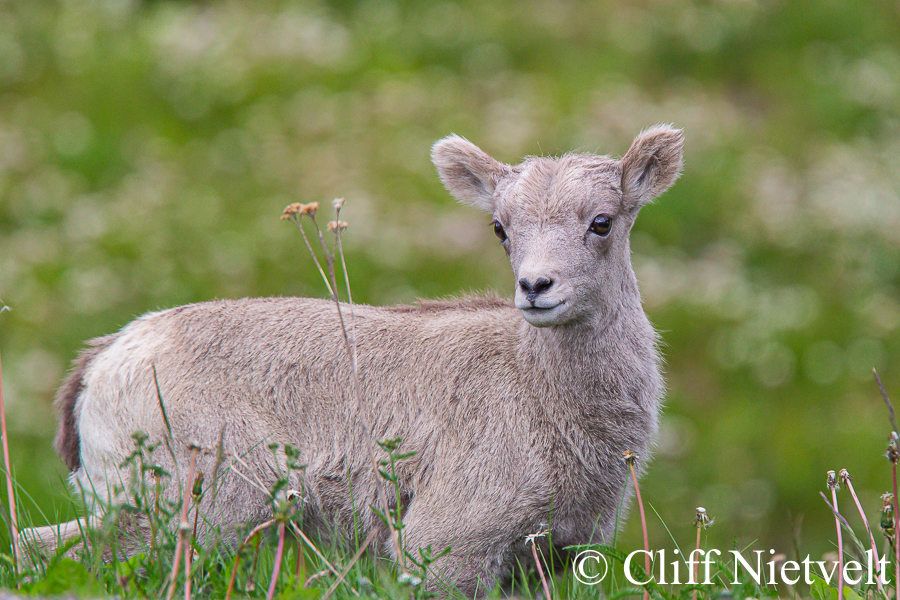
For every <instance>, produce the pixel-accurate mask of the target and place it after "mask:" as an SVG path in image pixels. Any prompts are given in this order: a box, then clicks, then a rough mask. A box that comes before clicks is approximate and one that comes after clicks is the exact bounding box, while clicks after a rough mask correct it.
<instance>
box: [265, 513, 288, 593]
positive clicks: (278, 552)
mask: <svg viewBox="0 0 900 600" xmlns="http://www.w3.org/2000/svg"><path fill="white" fill-rule="evenodd" d="M285 530H286V528H285V525H284V521H282V522H281V523H279V524H278V547H277V548H276V549H275V566H274V567H273V568H272V579H271V581H269V591H268V593H267V594H266V600H272V598H274V597H275V588H276V587H277V586H278V576H279V575H280V574H281V561H282V560H283V559H284V537H285Z"/></svg>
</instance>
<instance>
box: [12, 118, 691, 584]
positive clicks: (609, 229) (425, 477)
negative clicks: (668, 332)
mask: <svg viewBox="0 0 900 600" xmlns="http://www.w3.org/2000/svg"><path fill="white" fill-rule="evenodd" d="M682 144H683V137H682V132H681V131H680V130H677V129H674V128H672V127H669V126H664V125H661V126H656V127H653V128H651V129H648V130H645V131H644V132H642V133H640V134H639V135H638V136H637V137H636V138H635V140H634V142H633V144H632V146H631V148H630V149H629V150H628V152H627V153H626V154H625V156H624V157H623V158H621V159H613V158H610V157H607V156H595V155H592V154H569V155H565V156H562V157H561V158H557V159H552V158H545V157H532V158H528V159H526V160H525V161H524V162H522V163H521V164H519V165H516V166H511V165H506V164H502V163H500V162H498V161H496V160H494V159H493V158H491V157H490V156H488V155H487V154H486V153H484V152H483V151H482V150H480V149H479V148H477V147H476V146H474V145H473V144H471V143H469V142H468V141H466V140H465V139H463V138H461V137H458V136H455V135H451V136H449V137H447V138H444V139H442V140H440V141H438V142H437V143H436V144H435V145H434V148H433V152H432V158H433V161H434V164H435V165H436V166H437V170H438V172H439V174H440V178H441V180H442V181H443V183H444V185H445V186H446V187H447V189H448V190H449V191H450V192H451V193H452V194H453V195H454V196H456V198H458V199H459V200H461V201H462V202H465V203H467V204H470V205H472V206H474V207H476V208H480V209H482V210H485V211H487V212H489V213H490V214H491V215H492V227H493V230H494V233H496V235H497V237H498V238H499V239H500V243H501V244H502V246H503V248H504V250H506V253H507V254H508V255H509V259H510V262H511V264H512V269H513V272H514V276H515V302H514V305H515V306H511V305H509V304H508V302H506V301H503V300H500V299H497V298H464V299H461V300H457V301H436V302H427V301H423V302H421V303H419V304H416V305H413V306H396V307H384V308H382V307H371V306H361V305H357V306H355V307H354V308H353V311H354V314H355V320H354V322H355V336H356V341H357V344H358V373H359V379H360V384H361V389H362V390H364V397H363V403H362V406H363V407H364V408H363V410H364V411H365V413H366V415H365V416H366V419H367V422H368V424H369V426H370V427H371V432H370V436H365V435H363V433H362V430H361V428H360V427H358V426H357V422H358V411H359V409H358V405H357V403H356V402H355V401H354V400H353V397H352V394H351V391H350V390H351V384H350V382H351V371H350V362H349V358H348V354H347V353H346V351H345V348H344V341H343V337H342V334H341V328H340V326H339V323H338V315H337V311H336V310H335V305H334V304H333V303H332V302H330V301H325V300H316V299H299V298H266V299H244V300H219V301H212V302H203V303H199V304H192V305H188V306H182V307H179V308H173V309H171V310H164V311H161V312H156V313H150V314H147V315H144V316H143V317H140V318H139V319H137V320H135V321H134V322H132V323H131V324H129V325H128V326H126V327H125V328H124V329H122V330H121V331H120V332H119V333H116V334H113V335H110V336H107V337H103V338H99V339H97V340H94V341H93V342H91V344H90V346H91V347H90V348H89V349H88V350H86V351H84V352H83V354H82V355H81V356H80V358H78V359H77V360H76V361H75V366H74V369H73V371H72V373H71V374H70V375H69V377H68V379H67V380H66V381H65V383H64V384H63V386H62V388H61V389H60V392H59V394H58V397H57V400H56V404H57V408H58V410H59V412H60V419H61V422H60V426H59V431H58V433H57V438H56V447H57V449H58V450H59V452H60V453H61V455H62V457H63V459H64V461H65V463H66V465H68V467H69V468H70V469H71V471H72V474H71V481H72V484H73V486H74V487H75V488H76V489H77V490H83V491H84V492H85V493H87V494H89V495H91V496H95V497H96V498H97V499H98V502H96V506H95V507H94V508H93V510H95V514H99V513H102V511H103V505H104V504H105V503H107V502H108V501H109V499H112V500H113V501H114V502H115V501H116V500H117V499H118V500H121V499H122V498H121V491H120V489H117V488H116V484H120V483H121V482H126V481H128V478H129V477H130V476H131V475H130V473H131V471H129V470H128V469H126V468H122V467H120V465H122V463H123V461H124V460H125V459H126V457H128V455H129V454H131V453H132V452H133V451H134V440H133V438H132V434H133V433H135V432H137V431H143V432H145V433H146V434H147V435H148V436H149V440H150V441H154V440H156V441H159V440H161V439H163V438H164V437H165V436H166V435H167V431H168V429H167V425H166V422H165V420H164V418H163V415H162V412H161V410H160V402H159V398H158V395H157V382H158V390H159V394H160V395H161V397H162V398H163V399H164V403H165V410H166V413H167V416H168V423H169V424H170V427H171V438H170V442H171V443H170V445H171V448H172V449H173V451H174V457H176V458H177V460H176V461H173V460H172V456H170V455H169V454H167V453H166V452H162V451H158V452H157V453H156V454H154V459H158V461H159V462H160V464H161V465H162V466H163V467H164V468H166V469H168V470H169V471H170V472H171V473H173V474H174V473H176V470H175V466H176V465H175V464H173V462H177V464H178V465H180V471H179V472H180V473H181V476H182V477H183V476H184V472H185V470H186V469H185V465H186V464H187V463H188V462H189V457H190V452H189V451H188V450H187V446H188V444H189V442H192V443H194V444H197V445H199V446H200V447H201V448H203V452H202V453H201V454H200V456H199V458H198V469H199V470H201V471H205V472H206V473H207V474H209V473H211V472H212V470H213V466H214V463H215V460H216V457H215V454H216V448H217V446H218V444H219V440H220V431H221V430H222V428H223V426H225V430H224V431H225V433H224V438H223V446H224V449H225V451H226V454H227V455H228V456H237V457H240V459H241V462H240V463H239V464H240V466H238V463H234V464H233V465H232V466H233V467H234V468H233V469H231V468H229V467H228V464H227V463H228V461H226V464H225V465H224V466H223V468H222V469H221V470H220V482H219V489H218V492H217V498H216V506H215V507H210V506H208V505H206V506H201V510H202V511H203V510H205V513H204V514H206V518H207V519H208V520H209V521H210V523H211V524H212V525H219V526H222V527H223V528H225V529H228V528H229V527H233V526H234V525H235V524H237V523H247V522H250V523H260V522H262V521H263V520H265V519H267V518H269V516H271V510H272V508H271V501H270V498H269V497H268V496H267V495H266V494H265V493H263V492H262V491H261V490H259V489H257V488H256V487H255V486H251V485H250V484H248V482H247V481H246V479H254V480H257V481H260V482H263V483H264V484H265V485H269V484H271V483H272V482H274V481H275V478H276V472H277V469H276V465H275V460H276V459H275V458H274V457H273V456H274V455H273V453H272V452H271V451H270V449H269V448H268V445H269V444H270V443H272V442H276V443H278V444H281V445H284V444H289V445H291V446H293V447H295V448H296V449H297V450H298V451H299V461H298V462H299V463H302V464H305V465H306V468H305V470H302V471H293V472H292V475H291V477H292V479H291V481H290V484H291V486H292V487H293V488H294V489H296V490H302V492H301V493H302V494H303V501H304V526H305V527H309V528H311V529H314V530H317V531H320V532H330V533H334V532H335V530H337V532H339V533H341V534H345V535H347V536H348V537H350V538H351V539H352V537H353V533H354V527H359V532H360V533H361V535H360V537H359V539H363V538H365V536H366V535H368V534H369V533H371V532H373V531H375V532H377V537H376V540H377V545H378V548H380V551H381V552H382V553H383V554H385V555H388V556H390V557H392V558H396V556H394V554H395V551H394V549H393V546H392V544H391V543H390V539H389V533H388V531H387V530H386V528H385V526H384V524H383V523H382V522H381V521H380V520H379V518H378V517H377V516H376V515H375V514H374V513H373V511H372V509H371V507H372V506H376V507H378V506H380V502H382V499H381V498H378V497H377V495H378V493H379V492H378V490H379V489H380V486H379V485H376V479H375V478H376V476H375V474H374V473H373V468H372V464H371V461H370V460H369V450H368V447H370V446H371V440H372V439H375V440H383V439H388V438H402V444H401V450H402V451H403V452H415V455H414V456H413V457H412V458H408V459H406V460H403V461H401V462H400V463H399V467H398V468H399V487H400V490H401V495H400V497H401V504H402V507H401V510H402V514H403V522H404V524H405V528H404V530H403V535H404V542H405V543H404V545H405V546H406V547H407V548H410V549H412V550H413V551H415V549H416V548H420V547H422V548H424V547H427V546H429V545H430V546H431V547H432V548H433V549H435V551H437V550H440V549H443V548H445V547H448V546H449V547H450V548H451V551H450V553H449V554H447V555H446V556H444V557H443V558H442V559H440V561H439V562H438V563H436V573H437V576H436V577H439V578H442V579H443V580H444V581H447V582H449V583H452V584H453V585H455V586H457V587H458V588H459V589H460V590H461V591H462V592H463V593H465V594H467V595H470V596H471V595H480V594H482V593H483V592H485V591H487V590H489V589H490V588H491V587H492V586H493V585H494V584H495V583H496V582H497V581H498V580H502V579H503V578H504V577H505V576H508V575H509V574H510V572H511V568H512V567H513V566H514V565H515V564H516V560H518V559H521V560H523V561H524V560H527V556H528V554H526V553H528V552H529V550H528V549H527V548H526V546H525V544H524V539H525V536H527V535H529V534H535V533H538V532H540V531H541V530H543V529H546V528H547V527H548V526H549V527H551V528H552V542H553V544H555V545H556V546H559V547H565V546H569V545H573V544H584V543H590V542H595V541H599V540H602V539H609V537H610V534H611V533H613V530H614V528H615V520H616V513H617V506H618V504H619V502H620V500H621V498H622V497H623V493H624V492H623V489H624V486H625V483H626V477H627V470H626V469H627V468H626V466H625V464H624V463H623V460H622V455H623V452H624V451H626V450H631V451H633V452H635V453H637V454H638V455H639V456H641V457H644V458H646V457H647V455H648V453H649V451H650V447H651V445H652V442H653V438H654V435H655V433H656V431H657V421H658V413H659V408H660V397H661V395H662V392H663V380H662V376H661V374H660V368H659V362H660V358H659V355H658V352H657V335H656V333H655V332H654V330H653V328H652V327H651V326H650V323H649V322H648V320H647V317H646V315H645V314H644V311H643V309H642V307H641V299H640V296H639V294H638V286H637V280H636V278H635V275H634V272H633V270H632V267H631V261H630V249H629V232H630V230H631V227H632V225H633V223H634V221H635V217H636V216H637V213H638V210H639V209H640V208H641V207H642V206H643V205H644V204H646V203H648V202H649V201H651V200H652V199H654V198H655V197H656V196H658V195H659V194H661V193H662V192H664V191H665V190H666V189H667V188H668V187H669V186H670V185H671V184H672V183H673V182H674V181H675V180H676V179H677V178H678V176H679V174H680V170H681V167H682ZM376 451H377V452H379V454H380V456H383V453H382V452H381V451H380V450H377V449H376ZM236 471H242V472H241V473H237V472H236ZM239 475H241V476H239ZM245 478H246V479H245ZM301 479H302V481H301ZM178 487H179V486H178V485H172V486H170V487H169V491H168V492H166V493H167V494H169V495H170V496H171V497H172V498H175V497H176V496H177V494H178V489H177V488H178ZM351 488H352V497H351ZM387 495H388V496H389V499H388V502H389V503H391V504H392V505H393V503H394V501H395V494H394V490H393V489H389V490H388V492H387ZM208 501H209V498H204V502H207V503H208ZM89 509H90V507H89ZM354 511H356V512H357V516H356V518H354ZM551 513H552V515H551ZM267 515H268V516H267ZM79 526H80V523H79V522H76V521H72V522H70V523H67V524H63V525H60V526H51V527H45V528H40V529H36V530H30V531H28V532H23V538H24V539H25V540H27V541H30V542H32V543H33V542H38V543H43V544H49V545H51V546H55V545H56V544H57V543H58V542H59V539H58V538H59V537H61V538H67V537H72V536H73V535H77V534H78V529H79ZM335 528H336V529H335ZM140 529H141V527H140V525H138V530H140ZM542 543H547V542H546V539H545V540H544V541H543V542H542ZM432 584H434V582H432Z"/></svg>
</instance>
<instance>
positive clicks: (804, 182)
mask: <svg viewBox="0 0 900 600" xmlns="http://www.w3.org/2000/svg"><path fill="white" fill-rule="evenodd" d="M658 122H672V123H675V124H676V125H678V126H680V127H683V128H684V129H685V131H686V136H687V149H686V168H685V172H684V175H683V177H682V179H681V180H680V181H679V182H678V183H677V184H676V185H675V187H674V188H672V190H671V191H669V192H668V193H667V194H666V195H665V196H664V197H663V198H662V199H661V200H660V201H659V202H658V203H656V204H654V205H651V206H649V207H647V208H645V209H644V211H643V213H642V215H641V217H640V218H639V220H638V223H637V225H636V227H635V231H634V234H633V250H634V263H635V269H636V272H637V274H638V278H639V280H640V284H641V290H642V293H643V296H644V300H645V304H646V310H647V312H648V314H649V315H650V317H651V320H652V321H653V322H654V323H655V324H656V326H657V327H658V328H659V329H660V330H661V331H662V335H663V339H664V340H665V354H666V357H667V362H668V366H667V371H668V382H669V393H668V399H667V409H666V416H665V419H664V421H663V429H662V435H661V438H660V444H659V449H658V452H657V454H656V457H655V460H654V461H653V462H652V464H651V466H650V470H649V472H648V474H647V476H646V478H645V479H644V482H643V494H644V498H645V499H646V500H647V501H648V502H649V503H650V504H652V505H653V507H654V509H655V510H656V511H658V512H659V514H660V516H661V517H662V519H663V520H664V521H665V523H666V525H667V526H668V527H669V528H670V529H671V530H672V532H673V533H674V535H675V536H676V537H677V538H678V540H679V542H680V543H681V544H686V545H690V544H691V543H692V542H691V540H692V539H693V530H692V528H691V522H692V519H693V515H694V508H695V507H696V506H698V505H702V506H705V507H706V508H707V509H708V511H709V514H710V515H711V516H713V517H715V519H716V524H715V526H714V527H713V528H712V529H711V530H710V533H709V534H710V536H711V539H710V544H711V545H717V546H718V547H720V548H724V549H727V548H730V547H731V544H732V543H733V542H734V541H735V540H737V543H738V545H739V546H744V545H747V544H752V545H753V547H754V548H760V549H767V548H770V547H771V548H775V549H776V550H777V551H779V552H787V553H788V554H791V553H792V548H793V547H794V543H795V541H796V542H797V544H798V545H799V548H800V549H801V550H802V555H806V554H812V555H814V556H818V555H820V554H821V553H822V552H825V551H828V550H829V549H831V548H832V546H833V543H834V542H833V539H834V525H833V520H831V516H830V514H829V512H828V509H827V508H826V507H825V505H824V503H823V502H822V501H821V499H820V498H819V495H818V492H819V490H822V489H824V483H825V472H826V470H828V469H840V468H842V467H846V468H848V469H849V470H850V472H851V473H852V474H853V475H854V477H855V479H854V481H855V484H856V488H857V491H858V492H859V494H860V496H861V499H862V501H863V504H864V505H865V506H866V507H867V508H868V509H869V512H870V514H869V519H870V520H871V521H874V522H876V523H877V520H878V519H877V511H878V509H879V508H880V505H881V503H880V500H879V499H878V496H879V495H880V494H881V493H882V492H884V491H886V490H887V489H888V488H889V486H890V470H889V465H888V463H887V461H886V460H885V459H884V458H883V451H884V448H885V441H886V438H887V434H888V431H889V424H888V420H887V418H886V410H885V407H884V404H883V402H882V400H881V399H880V395H879V394H878V391H877V389H876V387H875V385H874V383H873V378H872V374H871V371H872V367H877V368H878V369H879V372H880V373H881V374H882V376H883V378H884V379H885V382H886V384H887V388H888V390H889V392H890V391H893V392H894V395H895V400H900V372H898V366H900V364H898V362H900V361H898V359H897V357H898V356H900V334H898V326H900V302H898V284H900V193H898V192H900V8H898V4H897V3H896V2H895V1H894V0H854V1H849V0H825V1H820V2H808V1H799V2H777V1H774V0H712V1H696V2H695V1H686V0H665V1H659V2H655V1H651V0H646V1H621V0H617V1H615V2H593V3H591V2H576V1H564V0H535V1H523V0H506V1H496V2H475V1H455V0H442V1H438V2H423V1H413V0H377V1H376V0H371V1H368V2H350V1H341V0H334V1H331V2H329V1H318V2H317V1H314V0H311V1H308V2H307V1H300V2H278V3H271V2H255V3H242V2H207V3H189V2H139V1H136V0H107V1H99V0H77V1H71V2H61V3H60V2H38V1H33V2H28V1H22V2H19V1H16V0H10V1H7V2H3V3H2V4H0V298H2V300H3V302H5V303H6V304H7V305H9V306H10V307H11V309H12V311H11V312H4V313H3V314H2V315H0V350H2V360H3V385H4V391H5V395H6V403H7V410H8V416H9V421H10V427H11V428H12V435H11V437H12V442H13V443H12V454H13V459H14V462H15V475H16V478H17V479H18V481H19V482H20V483H21V485H22V489H23V490H24V492H23V498H24V495H25V492H27V494H30V495H31V496H33V498H34V501H35V503H36V505H37V507H39V508H40V509H41V510H42V511H44V512H45V513H46V514H47V515H48V518H51V519H52V518H54V516H53V515H54V513H55V512H59V513H61V514H62V515H63V516H66V515H69V514H70V513H71V511H72V510H73V509H72V507H71V504H70V501H69V500H68V495H67V492H66V487H65V476H66V475H65V469H64V468H63V466H62V464H61V463H60V462H59V461H58V459H56V458H55V456H54V455H53V452H52V450H51V447H50V443H51V437H52V434H53V430H54V428H55V424H54V423H55V421H54V416H53V414H52V410H51V408H50V405H51V400H52V396H53V393H54V390H55V388H56V386H57V385H58V384H59V382H60V380H61V378H62V376H63V375H64V373H65V372H66V369H67V364H68V362H69V361H70V360H71V359H72V358H73V357H74V356H75V354H76V352H77V350H78V349H79V347H80V346H81V344H82V341H83V340H85V339H87V338H91V337H94V336H99V335H102V334H105V333H110V332H112V331H115V330H117V329H118V328H120V327H121V326H123V325H124V324H126V323H127V322H129V321H130V320H131V319H132V318H134V317H135V316H137V315H140V314H142V313H144V312H146V311H150V310H156V309H160V308H166V307H171V306H174V305H178V304H182V303H187V302H195V301H201V300H208V299H212V298H223V297H241V296H257V295H276V294H278V295H313V296H322V295H323V294H324V291H323V289H322V285H321V280H320V279H319V276H318V274H317V272H316V271H315V269H314V268H313V265H312V264H311V261H310V260H309V258H308V257H307V256H306V254H305V251H303V250H302V249H301V244H300V241H299V237H298V235H297V233H296V231H294V230H293V229H292V227H291V226H290V225H288V224H286V223H283V222H280V221H279V216H280V214H281V210H282V208H283V207H284V206H285V205H286V204H288V203H291V202H298V201H300V202H309V201H314V200H315V201H320V202H325V203H328V202H329V201H330V200H331V199H332V198H334V197H338V196H342V197H346V198H347V205H346V207H345V211H344V216H345V218H346V219H347V220H348V221H349V222H350V229H349V230H348V231H347V234H346V237H345V241H346V246H347V250H348V262H349V270H350V278H351V282H352V285H353V290H354V295H355V299H357V300H359V301H362V302H367V303H373V304H388V303H398V302H409V301H412V300H414V299H415V298H419V297H428V298H434V297H441V296H446V295H450V294H459V293H463V292H470V291H481V290H487V289H493V290H496V291H498V292H499V293H501V294H503V295H506V296H511V292H512V283H513V282H512V277H511V275H510V272H509V268H508V264H507V263H506V258H505V255H504V253H503V251H502V250H501V249H500V248H499V247H498V244H497V242H496V239H495V238H494V235H493V233H492V231H491V228H490V227H489V221H490V219H489V217H488V216H487V215H484V214H480V213H477V212H476V211H474V210H472V209H469V208H465V207H462V206H459V205H457V204H456V203H455V202H454V201H453V200H452V199H451V198H450V196H449V194H448V193H446V192H445V191H444V190H443V189H442V187H441V185H440V183H439V181H438V179H437V176H436V174H435V173H434V170H433V168H432V166H431V164H430V162H429V149H430V146H431V144H432V143H433V142H434V140H436V139H438V138H440V137H443V136H445V135H447V134H449V133H451V132H455V133H458V134H461V135H463V136H465V137H467V138H469V139H471V140H472V141H474V142H475V143H477V144H478V145H480V146H481V147H482V148H484V149H485V150H486V151H488V152H490V153H491V154H493V155H494V156H495V157H497V158H498V159H500V160H503V161H507V162H517V161H518V160H519V159H520V158H521V157H522V156H523V155H527V154H556V153H561V152H565V151H568V150H584V151H599V152H600V153H609V154H614V155H621V154H623V153H624V152H625V150H627V148H628V145H629V143H630V141H631V139H632V138H633V136H634V135H635V134H636V133H637V132H638V131H640V130H641V129H642V128H644V127H647V126H649V125H653V124H655V123H658ZM841 498H842V500H841V502H842V503H843V505H844V506H846V507H848V508H849V507H850V506H851V504H852V503H851V501H850V499H849V496H847V495H846V493H844V494H843V495H842V496H841ZM23 507H24V509H25V510H26V511H28V512H30V513H31V516H32V518H33V519H34V520H37V521H39V520H41V517H40V515H39V512H38V508H37V507H36V506H35V505H34V504H32V503H31V502H30V501H27V500H26V501H24V502H23ZM846 513H847V515H848V517H849V520H850V522H851V523H853V524H856V525H858V523H859V518H858V516H857V515H855V514H851V513H850V511H846ZM650 529H651V543H652V544H653V545H654V546H655V547H668V548H671V542H670V540H669V538H668V534H667V533H666V530H665V528H664V527H663V526H662V525H661V524H660V523H659V521H658V520H657V519H656V517H655V516H652V512H651V523H650ZM624 535H625V536H626V545H631V546H632V547H634V548H636V547H638V546H639V542H638V541H637V540H638V539H639V537H638V536H639V527H638V522H637V515H636V514H632V516H631V518H630V519H629V522H628V524H627V527H626V529H625V532H624Z"/></svg>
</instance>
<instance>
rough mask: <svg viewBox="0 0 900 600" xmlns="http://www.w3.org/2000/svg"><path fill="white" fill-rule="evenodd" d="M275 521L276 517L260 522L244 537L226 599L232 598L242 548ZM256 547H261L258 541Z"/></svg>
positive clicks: (232, 570)
mask: <svg viewBox="0 0 900 600" xmlns="http://www.w3.org/2000/svg"><path fill="white" fill-rule="evenodd" d="M274 522H275V519H269V520H268V521H266V522H265V523H260V524H259V525H257V526H256V527H254V528H253V531H251V532H250V533H249V534H248V535H247V537H245V538H244V541H243V542H242V543H241V545H240V547H239V548H238V551H237V553H236V555H235V558H234V567H233V568H232V569H231V579H230V580H229V581H228V591H227V592H226V593H225V600H230V599H231V592H232V591H233V590H234V581H235V579H236V578H237V571H238V566H240V564H241V550H242V549H243V548H245V547H246V546H247V544H249V543H250V540H252V539H253V537H254V536H256V535H257V534H259V533H261V532H262V531H263V530H264V529H266V528H267V527H269V526H271V525H272V523H274ZM256 547H257V548H259V544H258V543H257V545H256ZM255 563H256V561H255V559H254V564H255Z"/></svg>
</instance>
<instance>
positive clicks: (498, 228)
mask: <svg viewBox="0 0 900 600" xmlns="http://www.w3.org/2000/svg"><path fill="white" fill-rule="evenodd" d="M491 225H493V226H494V235H496V236H497V237H498V238H500V241H501V242H505V241H506V231H505V230H504V229H503V225H501V224H500V222H499V221H494V222H493V223H491Z"/></svg>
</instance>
